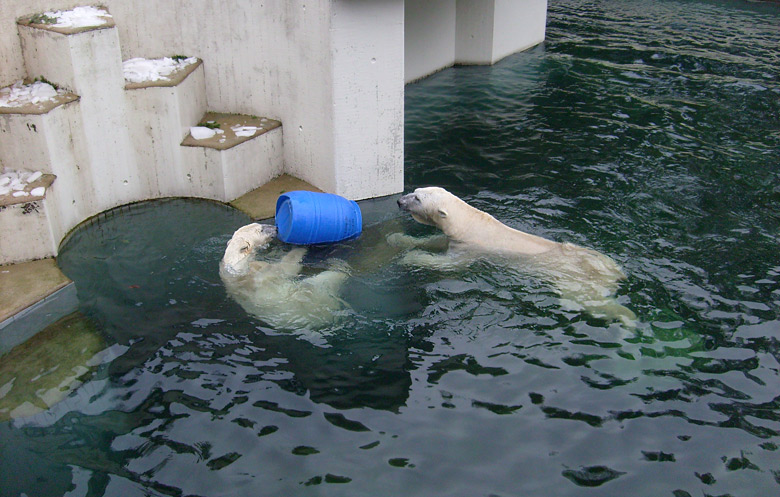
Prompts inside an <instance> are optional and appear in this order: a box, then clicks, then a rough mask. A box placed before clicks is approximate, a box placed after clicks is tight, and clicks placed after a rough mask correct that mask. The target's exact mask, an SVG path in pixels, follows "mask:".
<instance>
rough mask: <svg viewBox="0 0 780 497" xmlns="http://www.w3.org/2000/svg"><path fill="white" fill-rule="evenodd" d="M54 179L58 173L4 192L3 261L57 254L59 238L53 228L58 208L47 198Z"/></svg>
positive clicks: (0, 201)
mask: <svg viewBox="0 0 780 497" xmlns="http://www.w3.org/2000/svg"><path fill="white" fill-rule="evenodd" d="M13 173H16V172H15V171H14V172H13ZM25 174H29V172H26V173H25ZM4 176H5V174H4V175H0V178H3V177H4ZM5 177H6V178H7V176H5ZM54 179H55V176H54V175H52V174H44V175H42V176H40V178H38V179H36V180H35V181H32V182H29V183H25V186H24V188H23V189H22V190H18V191H13V192H7V193H4V194H0V234H2V236H0V264H9V263H12V262H20V261H30V260H35V259H42V258H44V257H51V256H53V255H54V254H56V253H57V243H58V242H59V238H56V237H55V235H54V233H53V231H52V228H51V226H52V219H51V218H52V214H54V215H55V216H56V212H55V211H56V209H52V206H51V203H50V202H49V201H48V200H47V197H48V196H49V195H48V193H49V188H50V187H51V186H52V183H54ZM42 190H43V191H42ZM20 194H23V195H22V196H20Z"/></svg>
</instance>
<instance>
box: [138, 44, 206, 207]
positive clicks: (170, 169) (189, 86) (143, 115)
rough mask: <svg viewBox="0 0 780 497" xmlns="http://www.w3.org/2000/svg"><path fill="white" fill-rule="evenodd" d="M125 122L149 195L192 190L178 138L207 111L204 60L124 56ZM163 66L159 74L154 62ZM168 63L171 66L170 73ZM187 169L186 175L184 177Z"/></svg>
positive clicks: (156, 196) (163, 195) (184, 194)
mask: <svg viewBox="0 0 780 497" xmlns="http://www.w3.org/2000/svg"><path fill="white" fill-rule="evenodd" d="M124 66H125V82H126V83H125V90H126V91H125V95H126V97H127V104H128V110H129V112H130V115H131V116H132V117H133V118H132V119H131V120H130V121H129V122H128V126H129V129H130V135H131V138H132V141H133V147H134V149H135V151H136V153H137V154H138V155H137V157H138V161H139V164H141V166H140V167H139V173H140V176H141V182H142V184H143V190H144V192H145V193H146V194H147V198H158V197H171V196H189V195H191V194H192V193H191V181H190V180H189V177H191V176H192V171H190V169H191V165H190V164H188V163H186V162H185V160H184V154H183V153H182V150H181V146H180V144H181V141H182V140H183V139H184V138H185V137H186V136H187V134H188V133H189V131H190V126H192V125H194V124H197V123H198V119H199V118H200V117H201V116H203V114H204V113H205V112H206V83H205V77H204V71H203V62H202V61H201V60H200V59H196V58H186V59H184V60H182V61H180V62H176V63H175V64H174V60H173V59H171V58H163V59H131V60H128V61H125V63H124ZM160 67H164V68H166V70H165V72H166V73H167V74H166V75H165V76H160V74H159V70H157V69H156V68H160ZM169 69H173V70H172V71H171V72H169V73H168V70H169ZM188 175H189V177H188Z"/></svg>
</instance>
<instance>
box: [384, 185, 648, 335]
mask: <svg viewBox="0 0 780 497" xmlns="http://www.w3.org/2000/svg"><path fill="white" fill-rule="evenodd" d="M398 206H399V207H400V209H401V210H403V211H405V212H408V213H410V214H411V215H412V218H414V220H415V221H417V222H419V223H422V224H427V225H431V226H435V227H437V228H439V229H440V230H441V231H442V232H443V234H444V235H445V237H446V238H445V239H444V246H446V252H444V253H432V252H430V251H426V250H421V247H422V248H430V247H432V246H434V245H435V244H437V243H439V244H440V242H441V241H442V240H440V239H437V237H428V238H424V239H415V238H412V237H410V236H408V235H403V234H400V233H396V234H394V235H391V236H390V237H389V238H388V243H391V244H394V245H396V246H404V247H406V248H410V249H414V250H411V251H410V252H407V254H406V255H405V256H404V257H403V260H402V262H403V263H405V264H409V265H419V266H428V267H432V268H438V269H455V268H457V267H460V266H462V265H464V264H468V263H470V262H471V261H473V260H474V259H476V258H479V257H484V256H486V255H490V256H493V259H494V260H498V261H503V262H506V263H507V264H509V265H514V266H515V267H517V269H518V270H521V271H527V272H530V273H532V274H533V275H535V276H537V277H540V278H542V279H544V280H546V281H549V282H550V283H552V284H553V286H554V287H555V288H556V289H557V290H558V292H559V293H560V294H561V298H562V299H563V300H564V302H565V303H567V304H569V305H572V304H573V306H574V307H575V308H580V309H584V310H586V311H587V312H588V313H590V314H591V315H593V316H596V317H599V318H605V319H608V320H614V321H621V322H623V323H624V324H625V325H627V326H630V327H633V326H635V324H636V321H635V320H636V315H635V314H634V313H633V312H632V311H631V310H630V309H628V308H626V307H624V306H623V305H621V304H619V303H618V302H617V301H616V300H615V299H614V298H613V295H614V292H615V290H616V289H617V286H618V283H619V282H620V281H621V280H623V279H625V275H624V274H623V272H622V271H621V269H620V267H619V266H618V265H617V264H616V263H615V262H614V261H613V260H612V259H610V258H609V257H607V256H606V255H604V254H601V253H599V252H596V251H595V250H591V249H587V248H584V247H579V246H577V245H573V244H571V243H558V242H555V241H552V240H548V239H546V238H542V237H539V236H536V235H531V234H529V233H524V232H522V231H519V230H516V229H513V228H510V227H509V226H507V225H505V224H503V223H501V222H500V221H498V220H497V219H496V218H494V217H493V216H491V215H490V214H488V213H486V212H483V211H481V210H479V209H476V208H474V207H472V206H470V205H468V204H467V203H466V202H464V201H463V200H461V199H460V198H458V197H456V196H455V195H453V194H452V193H450V192H448V191H447V190H445V189H444V188H440V187H427V188H417V189H416V190H415V191H414V192H413V193H410V194H408V195H404V196H403V197H401V198H400V199H399V200H398Z"/></svg>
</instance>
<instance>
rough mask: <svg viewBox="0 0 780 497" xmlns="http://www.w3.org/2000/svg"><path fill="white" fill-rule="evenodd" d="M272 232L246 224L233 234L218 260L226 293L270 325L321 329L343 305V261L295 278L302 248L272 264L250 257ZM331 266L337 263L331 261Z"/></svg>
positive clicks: (289, 328) (270, 228)
mask: <svg viewBox="0 0 780 497" xmlns="http://www.w3.org/2000/svg"><path fill="white" fill-rule="evenodd" d="M275 237H276V227H275V226H271V225H267V224H257V223H252V224H248V225H246V226H243V227H241V228H239V229H238V230H236V232H235V233H233V237H232V238H231V239H230V241H229V242H228V245H227V248H226V249H225V255H224V256H223V257H222V261H221V262H220V264H219V275H220V277H221V278H222V282H223V283H224V284H225V288H226V289H227V291H228V294H229V295H230V296H231V297H232V298H233V299H234V300H235V301H236V302H238V303H239V305H241V307H243V308H244V310H245V311H246V312H248V313H249V314H252V315H254V316H255V317H257V318H259V319H262V320H263V321H265V322H266V323H268V324H269V325H271V326H273V327H274V328H281V329H287V330H295V329H301V328H321V327H323V326H326V325H328V324H330V323H332V322H334V321H335V320H336V319H337V317H338V316H339V312H338V311H340V310H341V309H343V308H344V307H345V303H344V301H343V300H341V299H340V298H339V292H340V290H341V286H342V285H343V284H344V282H345V281H346V279H347V277H348V276H349V275H348V272H347V270H346V266H345V265H344V266H342V267H340V268H338V267H334V268H332V269H329V270H326V271H323V272H321V273H319V274H317V275H315V276H310V277H307V278H301V277H299V274H300V272H301V269H302V268H303V265H302V264H301V260H303V256H304V255H306V249H305V248H302V247H296V248H294V249H292V250H290V251H289V252H288V253H286V254H285V255H284V256H283V257H282V258H281V260H279V261H278V262H276V263H271V262H264V261H259V260H256V259H255V258H254V255H255V253H256V252H257V250H258V249H263V248H266V247H267V246H268V245H269V244H270V243H271V240H273V239H274V238H275ZM334 266H337V265H336V264H335V263H334Z"/></svg>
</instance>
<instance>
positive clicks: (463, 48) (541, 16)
mask: <svg viewBox="0 0 780 497" xmlns="http://www.w3.org/2000/svg"><path fill="white" fill-rule="evenodd" d="M546 22H547V0H428V1H412V0H408V1H407V3H406V69H405V71H406V72H405V75H404V78H405V80H406V82H407V83H408V82H411V81H415V80H417V79H420V78H422V77H425V76H427V75H430V74H432V73H434V72H436V71H438V70H440V69H444V68H445V67H449V66H452V65H454V64H494V63H496V62H498V61H499V60H501V59H502V58H504V57H506V56H507V55H510V54H513V53H515V52H519V51H522V50H525V49H527V48H530V47H532V46H534V45H537V44H539V43H541V42H542V41H544V35H545V27H546Z"/></svg>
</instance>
